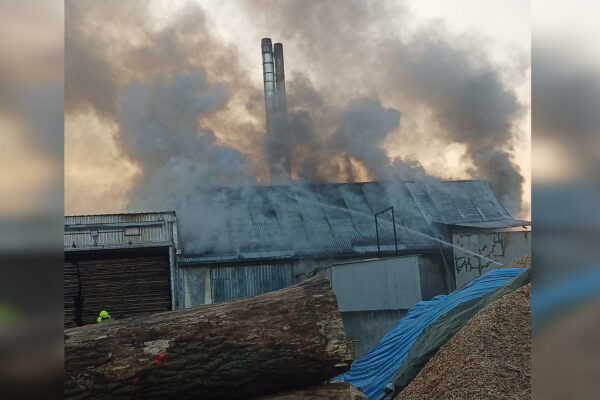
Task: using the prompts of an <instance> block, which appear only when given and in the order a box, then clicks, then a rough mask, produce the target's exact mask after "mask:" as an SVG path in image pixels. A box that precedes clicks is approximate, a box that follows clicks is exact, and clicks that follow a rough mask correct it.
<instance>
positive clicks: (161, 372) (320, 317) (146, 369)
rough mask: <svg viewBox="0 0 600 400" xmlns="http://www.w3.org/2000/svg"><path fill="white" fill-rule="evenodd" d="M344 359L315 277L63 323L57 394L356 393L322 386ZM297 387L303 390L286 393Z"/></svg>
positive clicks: (343, 344)
mask: <svg viewBox="0 0 600 400" xmlns="http://www.w3.org/2000/svg"><path fill="white" fill-rule="evenodd" d="M353 358H354V350H353V348H352V344H351V343H350V342H349V341H348V340H347V338H346V336H345V334H344V329H343V325H342V320H341V314H340V312H339V310H338V305H337V300H336V298H335V295H334V293H333V291H332V290H331V286H330V285H329V282H328V281H327V279H325V278H323V277H321V276H317V277H314V278H311V279H309V280H307V281H304V282H302V283H300V284H297V285H294V286H291V287H288V288H286V289H282V290H278V291H275V292H270V293H267V294H263V295H260V296H255V297H248V298H244V299H238V300H234V301H230V302H226V303H218V304H213V305H208V306H203V307H197V308H192V309H187V310H180V311H173V312H162V313H158V314H151V315H149V316H142V317H135V318H130V319H123V320H109V321H105V322H102V323H100V324H96V325H88V326H83V327H78V328H71V329H67V330H65V393H64V394H65V397H66V398H72V399H75V398H77V399H83V398H92V397H94V398H111V399H112V398H140V399H142V398H202V399H242V398H253V397H257V396H263V395H269V394H274V393H280V394H278V395H276V396H272V397H267V398H270V399H293V398H314V399H325V398H333V399H335V398H355V399H363V398H365V397H361V396H362V393H360V392H359V391H358V390H356V389H354V388H351V387H349V386H348V385H347V384H345V383H339V384H325V385H323V383H325V382H327V381H328V380H330V379H331V378H333V377H335V376H336V375H338V374H339V373H342V372H345V371H346V370H347V369H348V368H349V366H350V364H351V362H352V360H353ZM314 385H320V386H314ZM311 386H314V387H311ZM299 388H308V389H303V390H300V391H296V392H293V391H292V392H286V391H289V390H293V389H299ZM307 391H308V392H307ZM281 392H283V393H281ZM302 393H304V394H302ZM307 393H310V396H308V395H307ZM333 393H337V394H336V395H335V396H334V397H332V396H333V395H332V394H333ZM277 396H279V397H277ZM303 396H304V397H303ZM307 396H308V397H307ZM344 396H345V397H344Z"/></svg>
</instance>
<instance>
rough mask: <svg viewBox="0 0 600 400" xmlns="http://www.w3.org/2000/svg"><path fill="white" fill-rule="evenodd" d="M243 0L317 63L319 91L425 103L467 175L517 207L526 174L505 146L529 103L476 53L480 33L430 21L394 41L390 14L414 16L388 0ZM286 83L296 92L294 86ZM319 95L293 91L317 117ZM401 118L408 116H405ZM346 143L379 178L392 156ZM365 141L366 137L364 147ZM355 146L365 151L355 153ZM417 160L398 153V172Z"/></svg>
mask: <svg viewBox="0 0 600 400" xmlns="http://www.w3.org/2000/svg"><path fill="white" fill-rule="evenodd" d="M245 4H246V5H247V9H248V10H249V12H253V13H256V14H257V15H259V14H260V15H264V14H265V13H266V14H267V15H266V17H267V19H268V20H269V21H272V25H271V26H270V29H271V32H272V36H273V37H278V38H281V40H283V41H284V43H285V44H286V46H288V47H289V46H296V47H297V48H299V49H301V51H302V52H303V54H304V55H305V56H306V58H307V59H309V60H311V61H312V60H318V65H317V66H314V67H313V71H314V72H315V74H313V75H314V76H317V77H318V78H319V79H320V81H319V84H320V85H321V91H320V92H321V93H322V96H326V97H328V98H331V97H334V98H337V99H340V98H341V99H345V100H346V101H347V102H354V101H359V102H360V101H367V100H365V99H357V98H356V93H365V92H367V93H369V95H368V96H367V97H369V98H375V99H379V100H385V101H386V103H392V104H397V107H399V109H400V110H401V109H402V108H406V109H410V110H421V111H424V112H425V113H427V115H431V118H432V120H431V121H430V122H429V123H430V126H431V127H432V128H436V129H435V131H436V132H437V131H441V132H442V135H443V137H442V139H443V140H445V141H446V142H447V143H448V144H450V143H460V144H463V145H465V148H466V153H465V154H464V157H465V159H466V161H468V162H470V163H471V164H472V168H470V170H469V173H470V174H471V176H472V177H473V178H480V179H486V180H487V181H488V182H489V183H490V185H491V187H492V189H493V190H494V191H495V192H496V194H497V195H498V196H499V197H500V200H501V201H502V203H503V204H504V205H505V206H506V207H507V208H508V209H509V210H510V211H511V212H513V213H514V214H520V213H521V212H522V211H523V209H522V207H523V204H522V203H523V199H522V196H523V187H522V186H523V182H524V178H523V176H522V174H521V171H520V168H519V166H518V165H517V164H516V162H515V161H514V159H513V157H512V155H511V151H512V150H513V148H512V146H513V142H514V138H515V135H516V134H517V133H518V131H517V130H516V128H515V126H514V122H515V121H516V120H517V118H519V117H521V116H522V115H523V113H524V112H525V108H524V106H523V104H521V103H520V102H519V101H518V99H517V97H516V95H515V94H514V92H512V91H511V90H510V89H509V88H508V87H507V84H506V83H505V82H503V81H502V79H501V72H502V71H501V70H500V69H499V67H495V66H493V65H492V64H491V63H490V62H489V61H488V60H487V57H486V55H485V54H483V53H482V52H481V51H480V50H479V46H480V45H479V44H478V43H476V40H472V41H471V40H470V39H468V38H464V37H463V38H453V37H452V36H451V35H450V34H449V33H448V32H446V31H445V29H444V28H443V26H442V27H440V26H435V27H434V26H431V27H428V28H425V29H422V30H421V31H420V32H418V33H417V34H413V35H412V36H410V39H404V40H403V39H400V38H399V37H398V35H396V34H394V28H392V27H394V26H396V25H394V22H395V21H394V20H402V19H406V18H409V17H410V16H409V15H408V14H407V13H406V12H405V11H404V10H403V9H401V8H397V7H395V6H394V5H393V4H391V3H390V4H387V3H386V2H374V3H371V2H363V1H344V2H336V1H329V2H322V1H304V2H297V1H291V0H290V1H281V2H277V3H276V4H275V5H267V2H265V1H260V0H257V1H253V2H248V3H245ZM366 33H370V35H369V34H366ZM452 40H453V41H452ZM524 56H525V55H524ZM288 65H290V63H288ZM527 66H528V64H527V63H524V64H523V68H522V71H519V72H522V73H523V74H524V73H525V71H526V68H527ZM289 86H290V89H291V90H290V92H293V88H294V86H293V84H290V85H289ZM352 90H353V91H354V92H355V93H352ZM318 93H319V91H318V90H312V91H311V90H300V91H299V93H298V95H299V98H300V99H301V102H302V104H303V107H304V109H305V111H306V112H308V113H309V114H311V115H313V117H314V116H315V115H316V114H318V113H319V111H320V109H321V108H322V107H323V104H324V103H327V100H328V99H327V100H325V101H323V98H322V96H319V95H318ZM332 94H334V95H335V96H332ZM360 97H363V96H360ZM290 103H291V101H290ZM349 107H351V106H350V105H349ZM329 108H332V107H331V105H330V107H329ZM370 111H371V112H373V114H371V113H370V112H369V110H367V109H365V110H363V112H361V113H360V115H361V117H362V118H365V120H370V121H374V119H376V118H379V117H381V116H380V115H377V113H379V110H377V109H376V107H371V110H370ZM403 115H404V118H406V116H407V113H406V112H405V113H403ZM371 116H373V117H371ZM318 120H319V117H314V121H313V124H314V125H317V130H318V131H319V132H320V133H321V134H323V131H322V130H320V129H319V128H320V126H319V121H318ZM353 124H354V126H355V127H359V126H360V127H361V129H362V131H361V132H358V130H359V129H356V130H355V133H354V135H364V136H366V137H369V136H371V134H372V133H373V131H372V130H370V127H369V126H367V125H368V124H362V123H361V122H360V121H357V120H354V121H353ZM396 131H397V130H396ZM432 131H434V129H432ZM399 132H400V133H401V134H400V135H399V136H397V137H398V138H399V139H401V140H406V141H411V140H418V139H415V138H414V136H415V135H422V136H427V135H432V133H427V132H418V133H415V132H410V131H404V130H402V127H400V130H399ZM388 136H389V137H396V136H394V132H393V131H392V129H389V130H388V132H386V135H384V136H383V137H379V142H381V141H382V140H383V139H385V138H386V137H388ZM430 137H431V136H430ZM431 139H433V137H431ZM436 139H440V138H439V137H438V138H436ZM359 140H360V139H359ZM367 142H368V143H367ZM373 142H376V143H379V142H378V141H377V140H374V141H373ZM425 142H426V141H425ZM347 143H348V144H349V145H350V146H351V147H349V148H347V149H346V151H345V152H346V154H347V155H349V156H351V157H354V158H356V159H358V160H361V161H362V162H363V163H364V165H365V166H366V167H367V168H368V170H369V172H370V175H371V177H372V178H374V179H382V178H385V177H386V176H388V175H389V174H390V171H391V169H390V164H389V163H386V161H389V160H387V158H386V157H385V155H384V154H381V153H384V152H380V154H378V155H379V156H380V157H379V158H377V157H372V156H375V155H376V153H377V152H378V148H377V147H372V146H371V147H367V148H365V147H363V146H353V145H356V144H357V142H356V141H347ZM371 143H372V142H370V141H367V140H365V141H364V142H363V143H362V144H371ZM420 143H423V141H422V140H421V142H420ZM356 150H359V151H361V153H362V154H360V155H359V154H353V151H356ZM365 152H366V153H365ZM325 158H326V159H331V157H325ZM375 158H376V160H375ZM403 162H404V163H403ZM381 163H385V165H381ZM414 163H415V160H396V162H395V165H396V168H397V170H400V171H404V170H407V169H408V171H409V175H414V171H413V168H412V164H414ZM417 166H418V164H417ZM315 169H319V168H316V167H315ZM325 169H327V168H325ZM342 169H343V168H342Z"/></svg>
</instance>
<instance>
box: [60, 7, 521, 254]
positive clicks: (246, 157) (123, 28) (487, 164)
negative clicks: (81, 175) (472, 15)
mask: <svg viewBox="0 0 600 400" xmlns="http://www.w3.org/2000/svg"><path fill="white" fill-rule="evenodd" d="M240 6H241V8H242V12H245V13H247V14H248V15H249V20H259V19H257V17H258V16H261V17H263V18H264V17H267V20H269V27H268V31H267V32H268V34H269V35H270V36H271V37H273V38H274V39H275V40H276V41H282V42H283V43H284V46H285V48H286V49H288V50H286V69H287V70H286V76H287V82H286V85H287V93H288V102H287V104H288V114H287V117H285V118H282V119H280V120H278V121H276V125H277V131H278V132H280V133H281V134H280V135H279V136H277V137H275V138H267V137H266V129H265V123H264V121H265V114H264V113H265V111H264V101H263V96H262V92H263V91H262V77H261V76H260V75H258V76H254V75H252V74H250V72H249V70H248V69H247V68H245V67H244V66H243V65H242V64H241V63H240V61H239V58H238V54H237V52H238V49H237V48H236V47H235V46H232V45H226V44H224V43H223V41H222V39H220V38H219V37H218V36H215V34H214V33H213V30H211V29H210V28H209V25H208V23H207V21H206V16H205V13H204V11H203V10H202V8H201V6H199V5H197V4H195V3H190V4H188V5H186V7H185V8H184V9H183V10H182V11H181V12H179V13H178V14H177V15H175V16H173V17H172V18H171V19H169V20H168V21H167V22H166V23H163V24H162V25H160V26H158V27H157V26H156V25H154V24H152V22H149V21H152V18H151V16H150V12H149V11H148V6H147V4H146V2H142V1H131V2H126V3H122V2H120V1H103V2H96V1H85V0H83V1H68V2H67V3H66V20H67V26H66V30H65V43H66V84H65V87H66V95H65V112H66V114H67V116H69V115H77V114H80V113H86V112H93V113H95V114H96V115H98V116H100V117H101V118H103V119H106V120H108V121H110V122H114V123H116V124H117V125H118V134H117V141H118V143H119V145H120V148H121V150H122V152H123V154H124V155H126V156H127V157H128V158H129V159H131V160H132V161H134V162H135V163H136V164H137V165H139V166H140V167H141V170H142V173H141V175H140V177H139V179H138V181H137V182H136V183H135V185H134V186H133V187H132V188H131V190H130V193H129V203H128V206H127V209H128V210H132V211H133V210H136V211H149V210H156V209H163V210H164V209H175V210H176V211H177V213H178V215H179V217H180V221H182V223H181V224H182V229H183V230H184V234H187V235H188V237H189V238H193V242H195V243H196V245H197V246H202V245H201V244H200V243H217V244H216V245H215V246H216V247H218V246H219V243H218V242H219V241H223V240H227V238H223V235H221V234H220V233H221V232H223V231H224V229H225V227H224V226H223V221H224V220H225V218H223V213H224V212H229V213H236V212H243V208H244V207H246V204H247V201H249V199H252V198H254V197H256V196H253V194H252V188H251V186H252V185H255V184H257V183H265V182H267V180H266V177H268V170H269V166H268V160H289V163H290V165H289V168H290V169H291V177H292V179H293V180H294V181H300V182H351V181H365V180H390V179H392V178H400V179H432V177H430V176H428V174H427V172H426V171H425V169H424V168H423V167H422V166H421V164H420V163H419V162H418V160H417V159H416V158H415V157H412V156H411V155H410V154H411V151H410V150H407V151H405V152H403V154H404V155H403V156H401V157H392V156H390V152H389V151H388V148H389V146H390V144H398V145H399V146H403V145H404V144H405V143H406V144H409V145H410V146H427V143H428V142H429V141H431V140H434V139H435V140H438V141H440V140H441V141H442V142H443V143H444V144H452V143H460V144H463V145H464V146H465V148H466V153H465V154H464V157H465V159H466V161H467V163H470V164H471V165H472V168H471V170H470V171H469V173H470V174H471V176H472V177H474V178H483V179H486V180H488V181H489V182H490V184H491V186H492V188H493V189H494V190H495V191H496V193H497V194H498V195H499V197H500V199H501V201H502V202H503V204H504V205H505V206H506V207H507V208H508V209H509V210H510V211H511V212H513V213H515V214H518V213H519V211H520V210H521V206H522V199H521V196H522V183H523V177H522V176H521V174H520V171H519V168H518V166H517V165H516V164H515V162H514V161H513V159H512V156H511V155H510V152H511V145H512V141H513V139H514V135H515V129H514V128H513V122H514V120H515V119H516V118H518V117H519V116H520V114H521V113H522V112H523V106H522V105H521V104H520V103H519V102H518V100H517V98H516V97H515V95H514V93H513V92H512V91H511V90H509V88H508V87H507V84H506V83H504V82H503V81H502V79H501V78H500V77H501V71H499V70H497V69H496V68H495V67H493V66H492V64H491V63H489V62H488V61H486V57H485V56H482V55H481V54H480V53H479V52H477V51H476V50H475V49H476V46H475V45H473V44H471V43H470V42H469V40H468V39H461V40H458V41H454V42H452V41H450V40H446V38H445V36H446V33H445V32H444V30H443V28H435V29H434V28H431V29H426V30H424V31H423V32H422V33H421V34H419V35H414V36H411V37H410V38H408V39H406V38H403V39H400V37H399V36H398V35H397V34H395V29H396V26H397V24H395V21H392V20H391V19H390V18H391V17H389V15H395V17H394V18H396V19H398V18H399V19H402V18H407V15H406V13H405V12H404V11H403V10H397V9H393V10H390V9H388V8H389V7H392V6H388V5H387V4H386V2H375V3H373V4H371V3H366V2H363V1H343V2H340V1H329V2H322V1H282V2H276V3H274V4H272V2H268V4H267V2H264V1H251V2H243V3H240ZM267 6H268V7H267ZM265 13H266V15H265ZM255 17H256V18H255ZM260 20H262V19H260ZM93 21H102V22H103V23H102V24H98V23H93ZM115 32H119V34H115ZM259 40H260V38H257V41H256V49H255V50H256V63H257V65H260V47H259ZM457 43H458V44H457ZM289 49H294V50H293V51H289ZM293 57H296V58H293ZM240 111H243V112H240ZM240 115H245V117H241V116H240ZM423 115H426V116H427V118H429V119H425V120H423ZM419 118H420V119H419ZM418 125H422V126H425V128H423V129H413V128H411V127H415V126H418ZM67 131H68V126H67ZM67 140H68V137H67ZM221 186H237V187H240V186H241V187H244V188H245V189H244V190H243V191H241V192H240V193H241V194H240V196H242V197H240V199H238V200H239V204H226V203H224V202H225V196H224V195H223V194H222V192H219V190H217V189H216V188H217V187H221ZM390 190H391V189H390ZM228 201H231V199H230V200H228ZM198 210H202V212H198ZM207 216H210V217H209V218H208V220H207ZM198 227H202V229H199V228H198ZM202 235H204V236H202ZM222 244H223V245H226V243H222ZM186 245H190V243H189V242H188V243H187V244H186Z"/></svg>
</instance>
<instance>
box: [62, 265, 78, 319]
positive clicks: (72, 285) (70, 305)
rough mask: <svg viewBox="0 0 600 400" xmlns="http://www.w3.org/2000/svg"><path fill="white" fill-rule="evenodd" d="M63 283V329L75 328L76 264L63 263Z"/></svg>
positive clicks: (76, 297) (76, 299)
mask: <svg viewBox="0 0 600 400" xmlns="http://www.w3.org/2000/svg"><path fill="white" fill-rule="evenodd" d="M63 281H64V290H63V293H64V310H65V311H64V318H65V319H64V324H65V329H67V328H73V327H75V326H77V302H78V299H79V278H78V277H77V264H73V263H69V262H65V263H64V268H63Z"/></svg>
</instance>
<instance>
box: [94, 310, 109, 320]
mask: <svg viewBox="0 0 600 400" xmlns="http://www.w3.org/2000/svg"><path fill="white" fill-rule="evenodd" d="M105 319H110V314H109V313H108V311H106V310H102V311H100V314H99V315H98V318H97V319H96V321H97V322H102V321H104V320H105Z"/></svg>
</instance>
